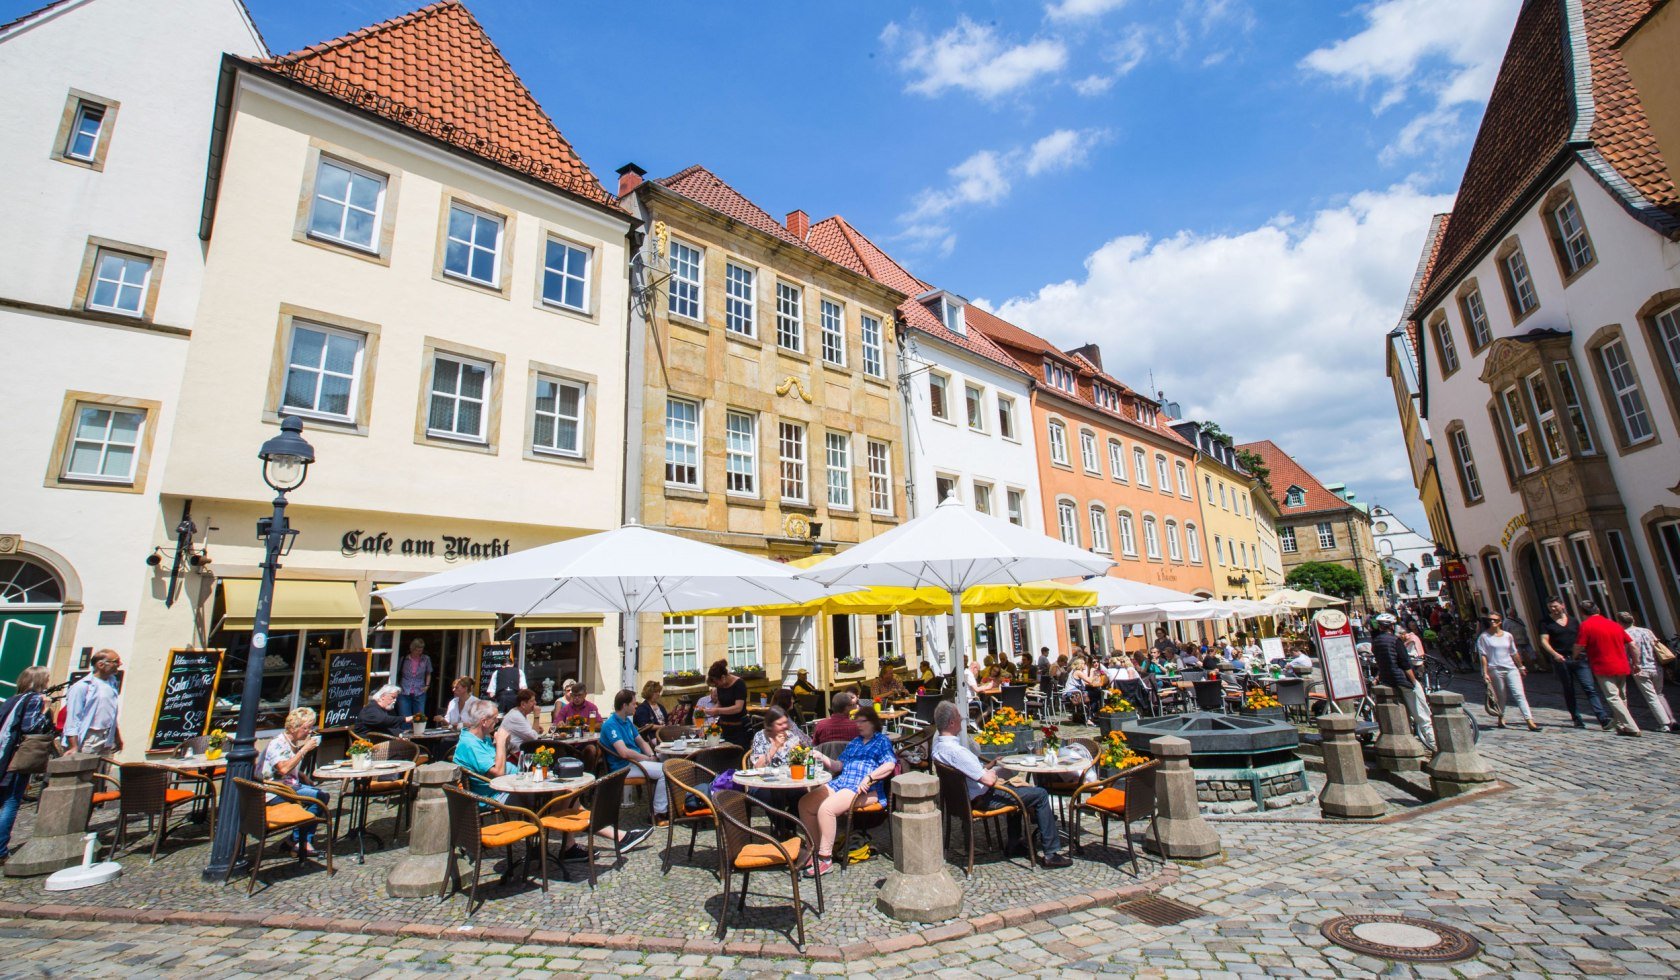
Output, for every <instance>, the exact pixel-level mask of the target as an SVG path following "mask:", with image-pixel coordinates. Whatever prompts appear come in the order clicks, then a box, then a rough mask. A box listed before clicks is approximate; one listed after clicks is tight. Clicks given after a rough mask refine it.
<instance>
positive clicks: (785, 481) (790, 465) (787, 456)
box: [776, 420, 811, 505]
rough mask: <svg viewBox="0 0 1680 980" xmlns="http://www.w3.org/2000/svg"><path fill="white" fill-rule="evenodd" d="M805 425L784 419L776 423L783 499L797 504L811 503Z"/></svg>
mask: <svg viewBox="0 0 1680 980" xmlns="http://www.w3.org/2000/svg"><path fill="white" fill-rule="evenodd" d="M805 436H806V432H805V426H804V425H803V424H802V423H799V422H789V421H786V420H783V421H781V422H778V423H777V425H776V446H777V453H778V459H779V461H780V463H781V496H782V500H784V501H786V502H789V503H795V504H802V505H803V504H808V503H810V500H811V497H810V488H809V481H808V480H807V467H806V461H807V458H808V456H807V453H806V441H805Z"/></svg>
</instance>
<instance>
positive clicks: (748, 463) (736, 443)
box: [723, 408, 758, 497]
mask: <svg viewBox="0 0 1680 980" xmlns="http://www.w3.org/2000/svg"><path fill="white" fill-rule="evenodd" d="M723 445H724V449H723V489H724V492H725V493H727V494H728V495H730V496H732V497H757V496H758V415H757V414H756V413H754V412H743V411H741V410H740V409H737V408H731V409H729V410H727V411H726V412H724V416H723Z"/></svg>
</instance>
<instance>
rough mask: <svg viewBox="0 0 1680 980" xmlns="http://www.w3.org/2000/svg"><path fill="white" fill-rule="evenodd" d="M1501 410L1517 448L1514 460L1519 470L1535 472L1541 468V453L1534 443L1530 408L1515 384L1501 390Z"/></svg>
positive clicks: (1501, 415)
mask: <svg viewBox="0 0 1680 980" xmlns="http://www.w3.org/2000/svg"><path fill="white" fill-rule="evenodd" d="M1499 411H1500V417H1501V419H1502V420H1503V421H1504V423H1505V431H1506V433H1507V435H1508V437H1509V439H1510V443H1511V447H1512V448H1513V449H1514V450H1515V455H1514V458H1513V462H1515V463H1516V465H1517V472H1518V473H1519V474H1528V473H1533V472H1534V471H1535V470H1537V469H1539V468H1540V454H1539V450H1538V449H1537V448H1536V447H1535V444H1534V429H1533V427H1532V426H1531V425H1530V424H1529V418H1528V408H1527V406H1526V404H1525V403H1524V399H1523V397H1522V393H1521V392H1520V391H1518V389H1517V386H1516V385H1515V384H1511V385H1509V386H1507V387H1505V388H1503V389H1501V390H1500V392H1499Z"/></svg>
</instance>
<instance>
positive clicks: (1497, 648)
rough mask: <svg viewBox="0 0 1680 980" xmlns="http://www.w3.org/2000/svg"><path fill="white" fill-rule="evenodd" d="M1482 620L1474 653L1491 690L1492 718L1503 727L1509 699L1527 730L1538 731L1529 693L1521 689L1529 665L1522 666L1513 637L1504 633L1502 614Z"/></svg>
mask: <svg viewBox="0 0 1680 980" xmlns="http://www.w3.org/2000/svg"><path fill="white" fill-rule="evenodd" d="M1483 622H1484V623H1485V624H1486V626H1485V627H1484V628H1483V629H1482V635H1480V636H1478V637H1476V653H1477V654H1479V655H1480V656H1481V658H1482V679H1483V680H1484V681H1486V682H1487V686H1488V690H1489V691H1491V692H1492V693H1493V705H1494V718H1495V719H1496V720H1497V722H1498V724H1499V727H1500V728H1504V727H1505V701H1506V699H1507V698H1509V699H1510V700H1512V701H1515V702H1516V705H1517V710H1518V711H1520V712H1522V716H1523V721H1525V722H1527V723H1528V730H1529V731H1531V732H1537V731H1539V730H1540V726H1539V725H1536V724H1535V723H1534V713H1533V712H1531V711H1530V710H1529V709H1528V695H1527V693H1526V692H1525V691H1524V690H1523V681H1522V679H1523V675H1524V674H1526V673H1528V668H1526V667H1524V666H1523V665H1522V659H1521V657H1520V655H1519V654H1518V653H1517V641H1516V638H1515V637H1513V636H1512V635H1511V634H1509V633H1507V632H1505V630H1504V622H1505V617H1503V616H1501V615H1500V614H1499V613H1490V614H1488V616H1487V617H1486V618H1484V619H1483Z"/></svg>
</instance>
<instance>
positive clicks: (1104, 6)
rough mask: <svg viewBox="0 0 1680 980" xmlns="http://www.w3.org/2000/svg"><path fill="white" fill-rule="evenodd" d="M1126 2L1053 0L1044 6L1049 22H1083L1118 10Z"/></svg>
mask: <svg viewBox="0 0 1680 980" xmlns="http://www.w3.org/2000/svg"><path fill="white" fill-rule="evenodd" d="M1125 5H1126V0H1055V2H1054V3H1048V4H1045V5H1044V12H1045V13H1046V14H1047V15H1049V17H1050V19H1051V20H1085V19H1087V18H1091V17H1101V16H1102V15H1103V14H1106V13H1109V12H1111V11H1115V10H1119V9H1120V8H1121V7H1124V6H1125Z"/></svg>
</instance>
